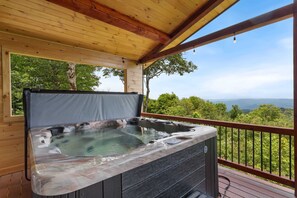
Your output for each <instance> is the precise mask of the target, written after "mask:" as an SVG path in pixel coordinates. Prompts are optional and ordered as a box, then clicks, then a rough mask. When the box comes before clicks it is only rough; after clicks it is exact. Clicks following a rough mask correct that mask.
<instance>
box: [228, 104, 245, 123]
mask: <svg viewBox="0 0 297 198" xmlns="http://www.w3.org/2000/svg"><path fill="white" fill-rule="evenodd" d="M229 113H230V118H231V119H233V120H234V119H235V118H237V117H238V116H239V115H240V114H242V111H241V109H240V108H239V106H238V105H232V109H231V111H230V112H229Z"/></svg>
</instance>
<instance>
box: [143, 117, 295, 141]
mask: <svg viewBox="0 0 297 198" xmlns="http://www.w3.org/2000/svg"><path fill="white" fill-rule="evenodd" d="M141 115H142V116H144V117H149V118H157V119H164V120H174V121H180V122H188V123H193V124H205V125H214V126H224V127H233V128H240V129H246V130H254V131H262V132H269V133H276V134H280V135H291V136H294V129H292V128H283V127H275V126H264V125H255V124H244V123H237V122H226V121H219V120H207V119H201V118H190V117H181V116H171V115H164V114H155V113H146V112H142V113H141Z"/></svg>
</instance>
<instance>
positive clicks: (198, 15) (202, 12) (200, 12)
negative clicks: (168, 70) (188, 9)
mask: <svg viewBox="0 0 297 198" xmlns="http://www.w3.org/2000/svg"><path fill="white" fill-rule="evenodd" d="M223 1H224V0H210V1H208V2H207V3H206V4H205V5H203V6H202V7H201V8H199V9H197V10H196V12H194V13H193V14H192V15H191V16H190V17H189V18H188V19H186V20H185V21H184V22H183V23H181V24H180V25H179V26H178V27H177V28H175V29H174V30H173V31H172V32H171V33H170V39H169V40H168V41H167V42H166V43H161V44H159V45H157V46H156V47H155V48H154V49H152V50H151V51H150V52H149V53H147V54H146V55H145V56H144V57H142V59H146V58H147V57H149V56H151V55H152V54H155V53H157V52H159V51H161V50H162V49H164V48H165V47H166V46H168V45H169V44H170V43H171V42H172V41H174V40H175V39H177V38H178V37H179V36H180V35H182V34H183V33H184V32H185V31H187V30H188V29H189V28H190V27H192V26H193V25H194V24H195V23H197V22H198V21H199V20H201V19H202V18H203V17H205V16H206V15H207V14H208V13H209V12H210V11H212V10H213V9H214V8H215V7H217V6H218V5H220V4H221V3H222V2H223Z"/></svg>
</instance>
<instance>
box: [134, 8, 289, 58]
mask: <svg viewBox="0 0 297 198" xmlns="http://www.w3.org/2000/svg"><path fill="white" fill-rule="evenodd" d="M292 15H293V4H290V5H287V6H284V7H282V8H279V9H276V10H273V11H271V12H268V13H265V14H263V15H260V16H257V17H254V18H251V19H248V20H246V21H243V22H241V23H238V24H235V25H232V26H229V27H227V28H224V29H222V30H219V31H216V32H214V33H211V34H208V35H206V36H203V37H200V38H198V39H195V40H193V41H189V42H186V43H183V44H181V45H178V46H176V47H172V48H170V49H167V50H164V51H162V52H159V53H155V54H153V55H151V56H147V57H146V58H143V59H142V60H141V61H139V62H140V63H144V62H147V61H155V60H158V59H160V58H164V57H166V56H169V55H172V54H177V53H181V52H184V51H187V50H190V49H193V48H196V47H200V46H203V45H206V44H209V43H213V42H215V41H219V40H222V39H225V38H228V37H231V36H233V35H234V33H236V34H241V33H244V32H247V31H251V30H253V29H256V28H259V27H263V26H266V25H269V24H272V23H276V22H278V21H281V20H284V19H288V18H290V17H292Z"/></svg>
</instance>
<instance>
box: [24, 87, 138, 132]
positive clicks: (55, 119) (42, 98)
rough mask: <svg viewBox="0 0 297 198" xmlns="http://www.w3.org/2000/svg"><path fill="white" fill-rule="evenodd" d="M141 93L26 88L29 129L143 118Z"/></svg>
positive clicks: (26, 113)
mask: <svg viewBox="0 0 297 198" xmlns="http://www.w3.org/2000/svg"><path fill="white" fill-rule="evenodd" d="M142 100H143V96H142V95H140V94H137V93H115V92H83V91H50V90H31V89H24V111H25V120H26V125H27V126H26V128H27V129H30V128H34V127H44V126H51V125H60V124H73V123H81V122H91V121H99V120H110V119H124V118H132V117H139V116H140V112H141V105H142Z"/></svg>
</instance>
